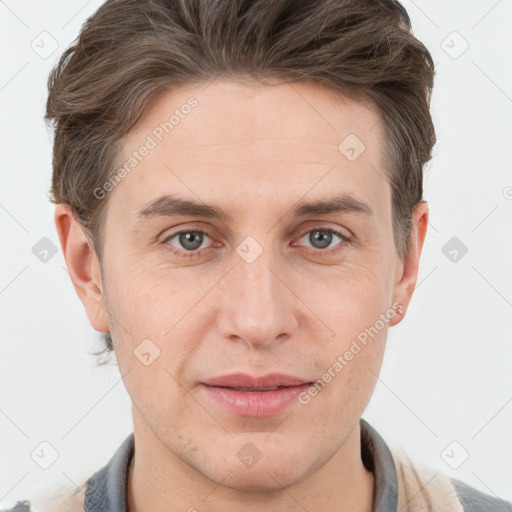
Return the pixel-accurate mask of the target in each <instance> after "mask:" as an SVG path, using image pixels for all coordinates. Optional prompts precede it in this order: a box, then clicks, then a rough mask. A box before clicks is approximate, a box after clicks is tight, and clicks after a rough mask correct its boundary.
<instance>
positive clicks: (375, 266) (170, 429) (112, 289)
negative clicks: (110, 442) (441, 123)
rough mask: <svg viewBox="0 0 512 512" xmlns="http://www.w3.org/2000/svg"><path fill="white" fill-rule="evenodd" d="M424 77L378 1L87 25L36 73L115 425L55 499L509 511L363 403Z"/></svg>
mask: <svg viewBox="0 0 512 512" xmlns="http://www.w3.org/2000/svg"><path fill="white" fill-rule="evenodd" d="M433 75H434V69H433V62H432V59H431V56H430V54H429V53H428V51H427V50H426V48H425V47H424V46H423V45H422V44H421V43H420V42H419V41H418V40H416V39H415V38H414V37H413V36H412V35H411V33H410V24H409V21H408V18H407V14H406V12H405V10H404V9H403V7H402V6H401V5H400V4H398V3H397V2H393V1H391V0H380V1H378V0H371V1H370V0H364V1H362V0H333V1H331V0H322V1H297V0H293V1H292V0H277V1H273V2H264V1H241V0H231V1H227V0H226V1H218V2H216V1H210V2H198V1H197V0H181V1H179V2H178V1H167V2H164V1H163V0H160V1H153V2H146V1H140V0H117V1H107V2H106V3H105V4H104V5H103V6H102V7H101V8H100V9H99V10H98V11H97V13H96V14H95V15H94V16H92V17H91V18H90V19H89V20H88V21H87V23H86V24H85V26H84V27H83V29H82V32H81V34H80V37H79V39H78V40H77V41H76V42H75V44H73V45H72V46H71V48H69V49H68V50H66V52H65V53H64V55H63V56H62V58H61V60H60V62H59V64H58V66H57V67H56V69H55V70H54V71H53V72H52V75H51V77H50V81H49V89H50V94H49V98H48V104H47V119H48V120H53V121H54V122H55V128H56V133H55V143H54V162H53V165H54V175H53V182H52V196H53V197H52V199H53V201H54V202H55V203H56V209H55V222H56V226H57V230H58V234H59V237H60V241H61V245H62V249H63V252H64V256H65V259H66V263H67V266H68V270H69V273H70V275H71V277H72V280H73V284H74V286H75V289H76V291H77V293H78V295H79V297H80V299H81V301H82V303H83V305H84V308H85V311H86V313H87V316H88V318H89V321H90V323H91V325H92V326H93V328H94V329H96V330H97V331H99V332H102V333H104V335H105V336H104V339H105V342H106V345H105V350H106V352H109V351H112V350H113V351H114V352H115V356H116V360H117V363H118V365H119V369H120V371H121V374H122V375H123V381H124V384H125V386H126V389H127V391H128V393H129V395H130V397H131V400H132V416H133V425H134V433H133V435H131V436H129V437H128V438H127V439H126V440H125V442H124V443H123V444H122V445H121V446H120V448H119V449H118V451H117V452H116V453H115V454H114V456H113V457H112V459H111V460H110V462H109V463H108V464H107V466H105V467H104V468H103V469H101V470H100V471H98V472H97V473H96V474H94V475H93V476H91V478H90V479H88V481H87V482H86V485H85V486H84V494H81V493H80V494H79V493H76V494H74V495H73V496H72V497H71V498H70V499H69V500H67V501H66V502H65V503H62V504H59V506H58V507H57V506H55V507H54V510H60V511H62V510H82V509H83V510H86V511H87V512H93V511H98V512H99V511H102V512H114V511H116V512H117V511H120V512H124V511H129V512H142V511H146V510H151V511H153V512H161V511H162V512H163V511H169V510H172V511H178V510H188V511H194V510H197V511H211V512H213V511H220V510H222V511H228V512H229V511H231V510H241V509H242V510H245V511H259V510H265V511H276V512H277V511H289V512H292V511H299V510H308V511H312V510H324V511H342V512H348V511H350V512H363V511H364V512H369V511H375V512H384V511H386V512H387V511H398V510H404V511H405V510H410V511H419V510H425V511H426V510H443V511H462V510H465V511H476V510H512V504H510V503H507V502H504V501H502V500H499V499H497V498H493V497H491V496H489V495H486V494H484V493H481V492H479V491H478V490H476V489H473V488H471V487H469V486H467V485H466V484H464V483H463V482H461V481H458V480H454V479H449V478H447V477H445V476H443V475H437V476H436V477H435V478H432V477H431V475H429V474H428V472H427V471H425V470H424V469H423V468H421V467H418V466H417V465H415V464H413V463H412V462H411V461H410V460H408V458H407V457H406V455H405V454H402V453H400V452H399V451H398V449H396V450H395V449H393V451H391V450H390V448H389V447H388V446H387V444H386V443H385V441H384V440H383V438H382V437H381V436H380V435H379V434H378V432H377V431H376V430H375V429H374V428H373V427H371V426H370V425H369V424H368V423H367V422H366V421H365V420H364V419H362V414H363V412H364V410H365V407H366V405H367V404H368V401H369V399H370V397H371V395H372V393H373V390H374V388H375V384H376V380H377V376H378V374H379V371H380V367H381V363H382V359H383V355H384V349H385V343H386V338H387V332H388V329H389V327H392V326H393V325H396V324H397V323H399V322H400V321H401V320H402V319H403V317H404V316H405V313H406V311H407V308H408V305H409V303H410V300H411V297H412V294H413V291H414V287H415V284H416V281H417V274H418V265H419V259H420V254H421V250H422V246H423V242H424V239H425V234H426V229H427V223H428V205H427V203H426V201H425V200H424V199H423V197H422V195H423V189H422V171H423V166H424V164H425V163H426V162H427V161H428V160H429V159H430V157H431V150H432V146H433V144H434V143H435V134H434V128H433V126H432V120H431V117H430V113H429V100H430V94H431V89H432V85H433ZM28 506H29V505H28V503H23V502H20V503H18V505H17V508H15V509H14V510H26V509H28ZM43 509H48V510H50V509H52V508H51V507H50V506H49V505H46V508H45V507H43V505H41V507H40V510H43ZM34 510H35V508H34Z"/></svg>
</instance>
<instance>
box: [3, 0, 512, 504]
mask: <svg viewBox="0 0 512 512" xmlns="http://www.w3.org/2000/svg"><path fill="white" fill-rule="evenodd" d="M403 3H404V6H405V7H406V8H407V10H408V12H409V14H410V16H411V19H412V25H413V31H414V33H415V35H416V36H417V37H418V38H419V39H420V40H421V41H422V42H423V43H424V44H425V45H426V46H427V48H428V49H429V50H430V52H431V53H432V55H433V58H434V61H435V62H436V66H437V75H436V84H435V93H434V97H433V101H432V113H433V117H434V122H435V125H436V129H437V136H438V143H437V145H436V147H435V150H434V153H435V156H434V158H433V160H432V162H431V164H430V165H429V166H428V168H427V170H426V175H425V197H426V199H427V200H428V202H429V203H430V215H431V218H430V226H429V231H428V234H427V239H426V242H425V247H424V254H423V257H422V262H421V268H420V276H419V279H418V286H417V289H416V291H415V296H414V298H413V300H412V304H411V307H410V309H409V311H408V314H407V316H406V319H405V321H403V322H402V323H401V324H399V325H398V326H397V327H395V328H392V329H391V331H390V334H389V338H388V348H387V353H386V357H385V361H384V367H383V369H382V373H381V375H380V380H379V382H378V385H377V388H376V390H375V394H374V396H373V397H372V400H371V402H370V404H369V406H368V408H367V410H366V411H365V414H364V416H363V417H364V418H365V419H367V421H369V422H370V424H372V425H373V426H374V427H375V428H376V429H377V430H378V431H379V432H380V433H381V435H382V436H383V437H384V438H385V439H386V440H387V441H388V442H389V443H390V444H393V443H395V442H396V443H398V444H399V445H401V446H402V447H403V448H405V449H406V450H407V451H408V452H409V454H410V455H411V458H412V459H413V460H416V461H421V462H423V463H424V464H427V465H430V466H431V467H432V468H433V473H432V474H435V472H436V471H442V472H444V473H446V474H449V475H451V476H455V477H456V478H459V479H461V480H464V481H466V482H468V483H469V484H470V485H472V486H474V487H477V488H479V489H481V490H483V491H485V492H487V493H489V494H492V495H494V494H496V495H498V496H500V497H502V498H506V499H512V372H511V367H512V349H511V341H512V340H511V332H512V270H511V269H512V265H511V262H512V237H511V234H512V231H511V229H510V227H511V219H512V216H511V210H512V200H511V198H512V172H511V163H512V162H511V160H512V155H511V149H510V147H511V140H512V116H511V114H512V66H511V55H512V51H511V50H512V48H511V46H512V45H511V43H512V32H511V31H510V26H511V21H512V1H511V0H501V1H497V0H478V1H475V0H474V1H467V0H465V1H463V0H459V1H446V0H435V1H434V0H429V1H428V2H427V1H426V0H416V1H415V2H412V1H404V2H403ZM100 4H101V2H100V1H90V2H85V1H84V2H82V1H63V0H62V1H55V0H54V1H52V2H37V1H35V0H30V1H29V0H26V1H23V2H21V1H18V2H15V1H14V0H5V1H1V2H0V22H1V28H0V37H1V40H0V45H1V48H2V64H1V69H0V111H1V113H2V115H1V147H0V154H1V156H2V159H1V166H0V169H1V173H2V187H1V191H0V226H1V232H2V242H3V243H2V250H1V251H0V257H1V262H0V263H1V265H0V269H1V275H0V311H1V344H2V345H1V357H0V375H1V376H2V380H1V385H0V468H1V470H0V506H1V507H4V506H9V505H13V504H14V503H15V502H16V501H17V500H18V499H20V500H21V499H24V498H30V497H32V496H33V495H34V494H35V493H37V492H39V491H40V490H42V489H49V488H50V487H51V486H53V485H56V486H58V485H61V484H62V485H72V484H73V482H74V483H75V484H79V483H81V482H82V481H84V480H85V478H87V477H88V476H90V475H91V474H92V473H93V472H94V471H96V470H97V469H99V468H100V467H101V466H103V465H104V464H105V463H106V462H107V461H108V460H109V459H110V457H111V456H112V454H113V453H114V451H115V450H116V449H117V448H118V446H119V445H120V443H121V442H122V441H123V440H124V439H125V438H126V436H127V435H128V434H129V433H130V432H132V424H131V410H130V400H129V397H128V395H127V393H126V391H125V389H124V387H123V384H122V381H120V374H119V371H118V369H117V367H116V366H115V365H113V364H111V365H110V366H108V367H102V368H96V367H95V360H94V358H93V357H92V356H91V355H89V353H90V352H92V351H94V350H97V349H99V348H100V347H101V345H100V342H99V335H98V334H97V333H96V332H95V331H93V329H92V328H91V327H90V325H89V324H88V321H87V318H86V316H85V313H84V311H83V308H82V304H81V303H80V301H79V300H78V297H77V296H76V294H75V291H74V289H73V287H72V285H71V281H70V279H69V276H68V274H67V271H66V270H65V263H64V259H63V257H62V252H61V249H60V247H59V252H58V253H57V254H56V255H55V256H54V257H53V258H51V259H50V260H49V261H48V262H47V263H42V262H41V261H39V260H38V259H37V258H36V257H35V256H34V254H33V253H32V247H33V246H34V245H35V244H36V243H37V242H38V241H39V240H40V239H41V238H42V237H48V238H49V239H50V240H52V241H53V243H54V244H55V245H57V246H58V238H57V234H56V230H55V227H54V224H53V205H51V203H50V202H49V201H48V199H47V193H48V190H49V186H50V177H51V142H52V138H51V134H50V133H49V132H48V131H47V129H46V127H45V125H44V122H43V120H42V116H43V112H44V103H45V100H46V94H47V92H46V81H47V77H48V73H49V71H50V69H51V67H52V66H53V65H54V64H55V63H56V62H57V60H58V57H59V56H60V54H61V53H62V52H63V51H64V49H65V48H66V47H67V46H68V45H69V44H70V43H71V41H72V40H73V39H74V38H75V37H76V36H77V35H78V32H79V29H80V27H81V24H82V23H83V22H84V21H85V19H86V18H87V17H88V16H89V15H90V14H92V13H93V12H94V11H95V10H96V9H97V8H98V7H99V5H100ZM43 31H47V32H48V33H49V34H51V36H52V37H53V38H54V39H55V40H56V41H57V43H58V48H57V49H56V51H55V52H54V53H53V54H52V55H50V56H49V57H48V58H46V59H42V58H41V57H40V56H39V55H37V54H36V53H35V52H34V50H33V49H32V48H31V43H32V41H33V40H34V39H36V38H37V37H38V36H39V34H40V33H41V32H43ZM454 31H456V32H457V33H458V34H459V35H457V34H453V32H454ZM461 38H464V40H465V41H467V44H469V46H468V48H467V50H466V51H464V53H462V54H461V55H458V54H459V53H460V52H461V50H462V49H463V48H464V45H465V43H464V40H463V39H461ZM36 40H37V39H36ZM443 41H444V42H443ZM445 50H446V51H445ZM449 53H451V56H450V54H449ZM457 55H458V56H457ZM454 56H457V58H453V57H454ZM507 187H508V188H507ZM452 237H457V238H459V239H460V240H461V241H462V242H463V243H464V244H465V245H466V246H467V248H468V252H467V254H466V255H465V256H463V257H462V258H461V259H460V260H459V261H458V262H456V263H454V262H452V261H450V260H449V259H448V258H447V257H446V256H445V255H444V254H443V252H442V248H443V246H444V245H445V244H446V243H447V242H448V241H449V240H450V239H451V238H452ZM43 441H47V442H48V443H50V444H51V445H52V446H53V447H55V449H56V450H57V451H58V453H59V458H58V459H57V460H56V462H55V463H54V464H53V465H52V466H50V467H49V468H48V469H46V470H44V469H41V468H40V467H39V466H38V465H37V464H36V463H35V462H34V461H33V460H32V458H31V453H32V452H33V450H34V449H35V448H36V447H38V446H39V444H40V443H41V442H43ZM453 441H456V442H457V443H458V444H456V445H451V446H450V448H449V449H448V454H449V455H451V459H450V457H448V459H450V460H452V461H454V462H452V464H455V463H457V461H460V460H461V457H462V455H463V450H466V451H467V452H468V454H469V457H468V459H467V460H466V461H465V462H464V463H463V464H462V465H461V466H460V467H459V468H458V469H456V470H452V469H451V468H450V467H449V465H448V464H447V463H446V462H445V460H443V457H442V456H441V453H442V452H443V451H444V450H445V448H446V447H447V446H448V445H450V443H452V442H453ZM452 448H453V451H452V450H451V449H452Z"/></svg>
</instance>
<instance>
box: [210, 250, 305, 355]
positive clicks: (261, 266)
mask: <svg viewBox="0 0 512 512" xmlns="http://www.w3.org/2000/svg"><path fill="white" fill-rule="evenodd" d="M264 254H265V252H264V253H263V254H262V255H260V256H259V258H258V259H257V260H256V261H254V262H252V263H247V262H245V261H243V260H240V261H238V262H237V263H236V264H235V268H234V269H233V271H232V272H230V273H229V274H228V276H227V279H226V282H225V283H224V293H223V299H222V301H223V302H222V307H221V308H220V313H219V315H220V317H219V320H218V321H219V330H220V332H221V334H222V335H223V336H224V337H225V338H226V339H230V340H232V341H242V342H246V343H248V344H249V345H250V346H251V347H254V348H263V347H267V346H269V345H270V344H272V343H280V342H283V341H285V340H287V339H288V338H290V337H292V336H293V335H294V334H295V332H296V331H297V328H298V321H297V314H298V311H297V304H298V303H299V302H300V301H299V300H298V299H297V297H296V296H295V295H294V293H293V292H292V291H291V290H290V289H289V287H288V286H287V284H286V279H285V275H284V272H282V271H281V270H280V267H279V266H277V265H276V264H275V262H274V263H273V262H271V261H269V260H270V259H271V258H267V257H264ZM280 274H281V275H280Z"/></svg>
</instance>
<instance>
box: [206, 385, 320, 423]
mask: <svg viewBox="0 0 512 512" xmlns="http://www.w3.org/2000/svg"><path fill="white" fill-rule="evenodd" d="M310 386H311V384H302V385H300V386H289V387H284V388H279V389H275V390H273V391H239V390H236V389H232V388H222V387H217V386H208V385H206V384H201V388H202V389H203V390H204V392H205V393H206V394H207V395H208V397H209V398H211V399H213V400H214V401H215V402H216V403H218V404H220V405H221V406H223V407H225V408H226V409H228V410H229V411H230V412H233V413H234V414H237V415H239V416H249V417H253V418H256V417H260V418H263V417H269V416H275V415H277V414H279V413H280V412H282V411H284V410H285V409H286V408H287V407H289V406H290V405H291V404H293V403H294V402H297V401H298V396H299V395H300V393H302V392H303V391H305V390H307V389H308V388H309V387H310Z"/></svg>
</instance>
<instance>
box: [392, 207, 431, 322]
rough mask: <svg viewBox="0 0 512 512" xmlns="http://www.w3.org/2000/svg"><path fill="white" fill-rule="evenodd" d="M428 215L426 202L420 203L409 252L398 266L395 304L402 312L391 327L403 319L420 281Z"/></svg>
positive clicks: (414, 215) (413, 225) (394, 295)
mask: <svg viewBox="0 0 512 512" xmlns="http://www.w3.org/2000/svg"><path fill="white" fill-rule="evenodd" d="M428 215H429V210H428V203H427V202H426V201H422V202H420V203H418V204H417V205H416V207H415V208H414V212H413V218H412V227H411V235H410V238H409V250H408V252H407V254H406V255H405V257H404V259H403V261H401V262H399V263H398V264H397V273H396V282H395V285H394V292H393V303H395V302H399V303H400V304H401V307H402V312H401V314H400V315H399V316H397V317H395V318H396V320H395V321H392V322H390V325H391V326H392V325H396V324H397V323H399V322H400V321H401V320H402V319H403V317H404V316H405V313H406V311H407V308H408V307H409V303H410V301H411V299H412V295H413V293H414V289H415V287H416V282H417V280H418V269H419V264H420V256H421V251H422V248H423V243H424V241H425V236H426V233H427V226H428Z"/></svg>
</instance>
